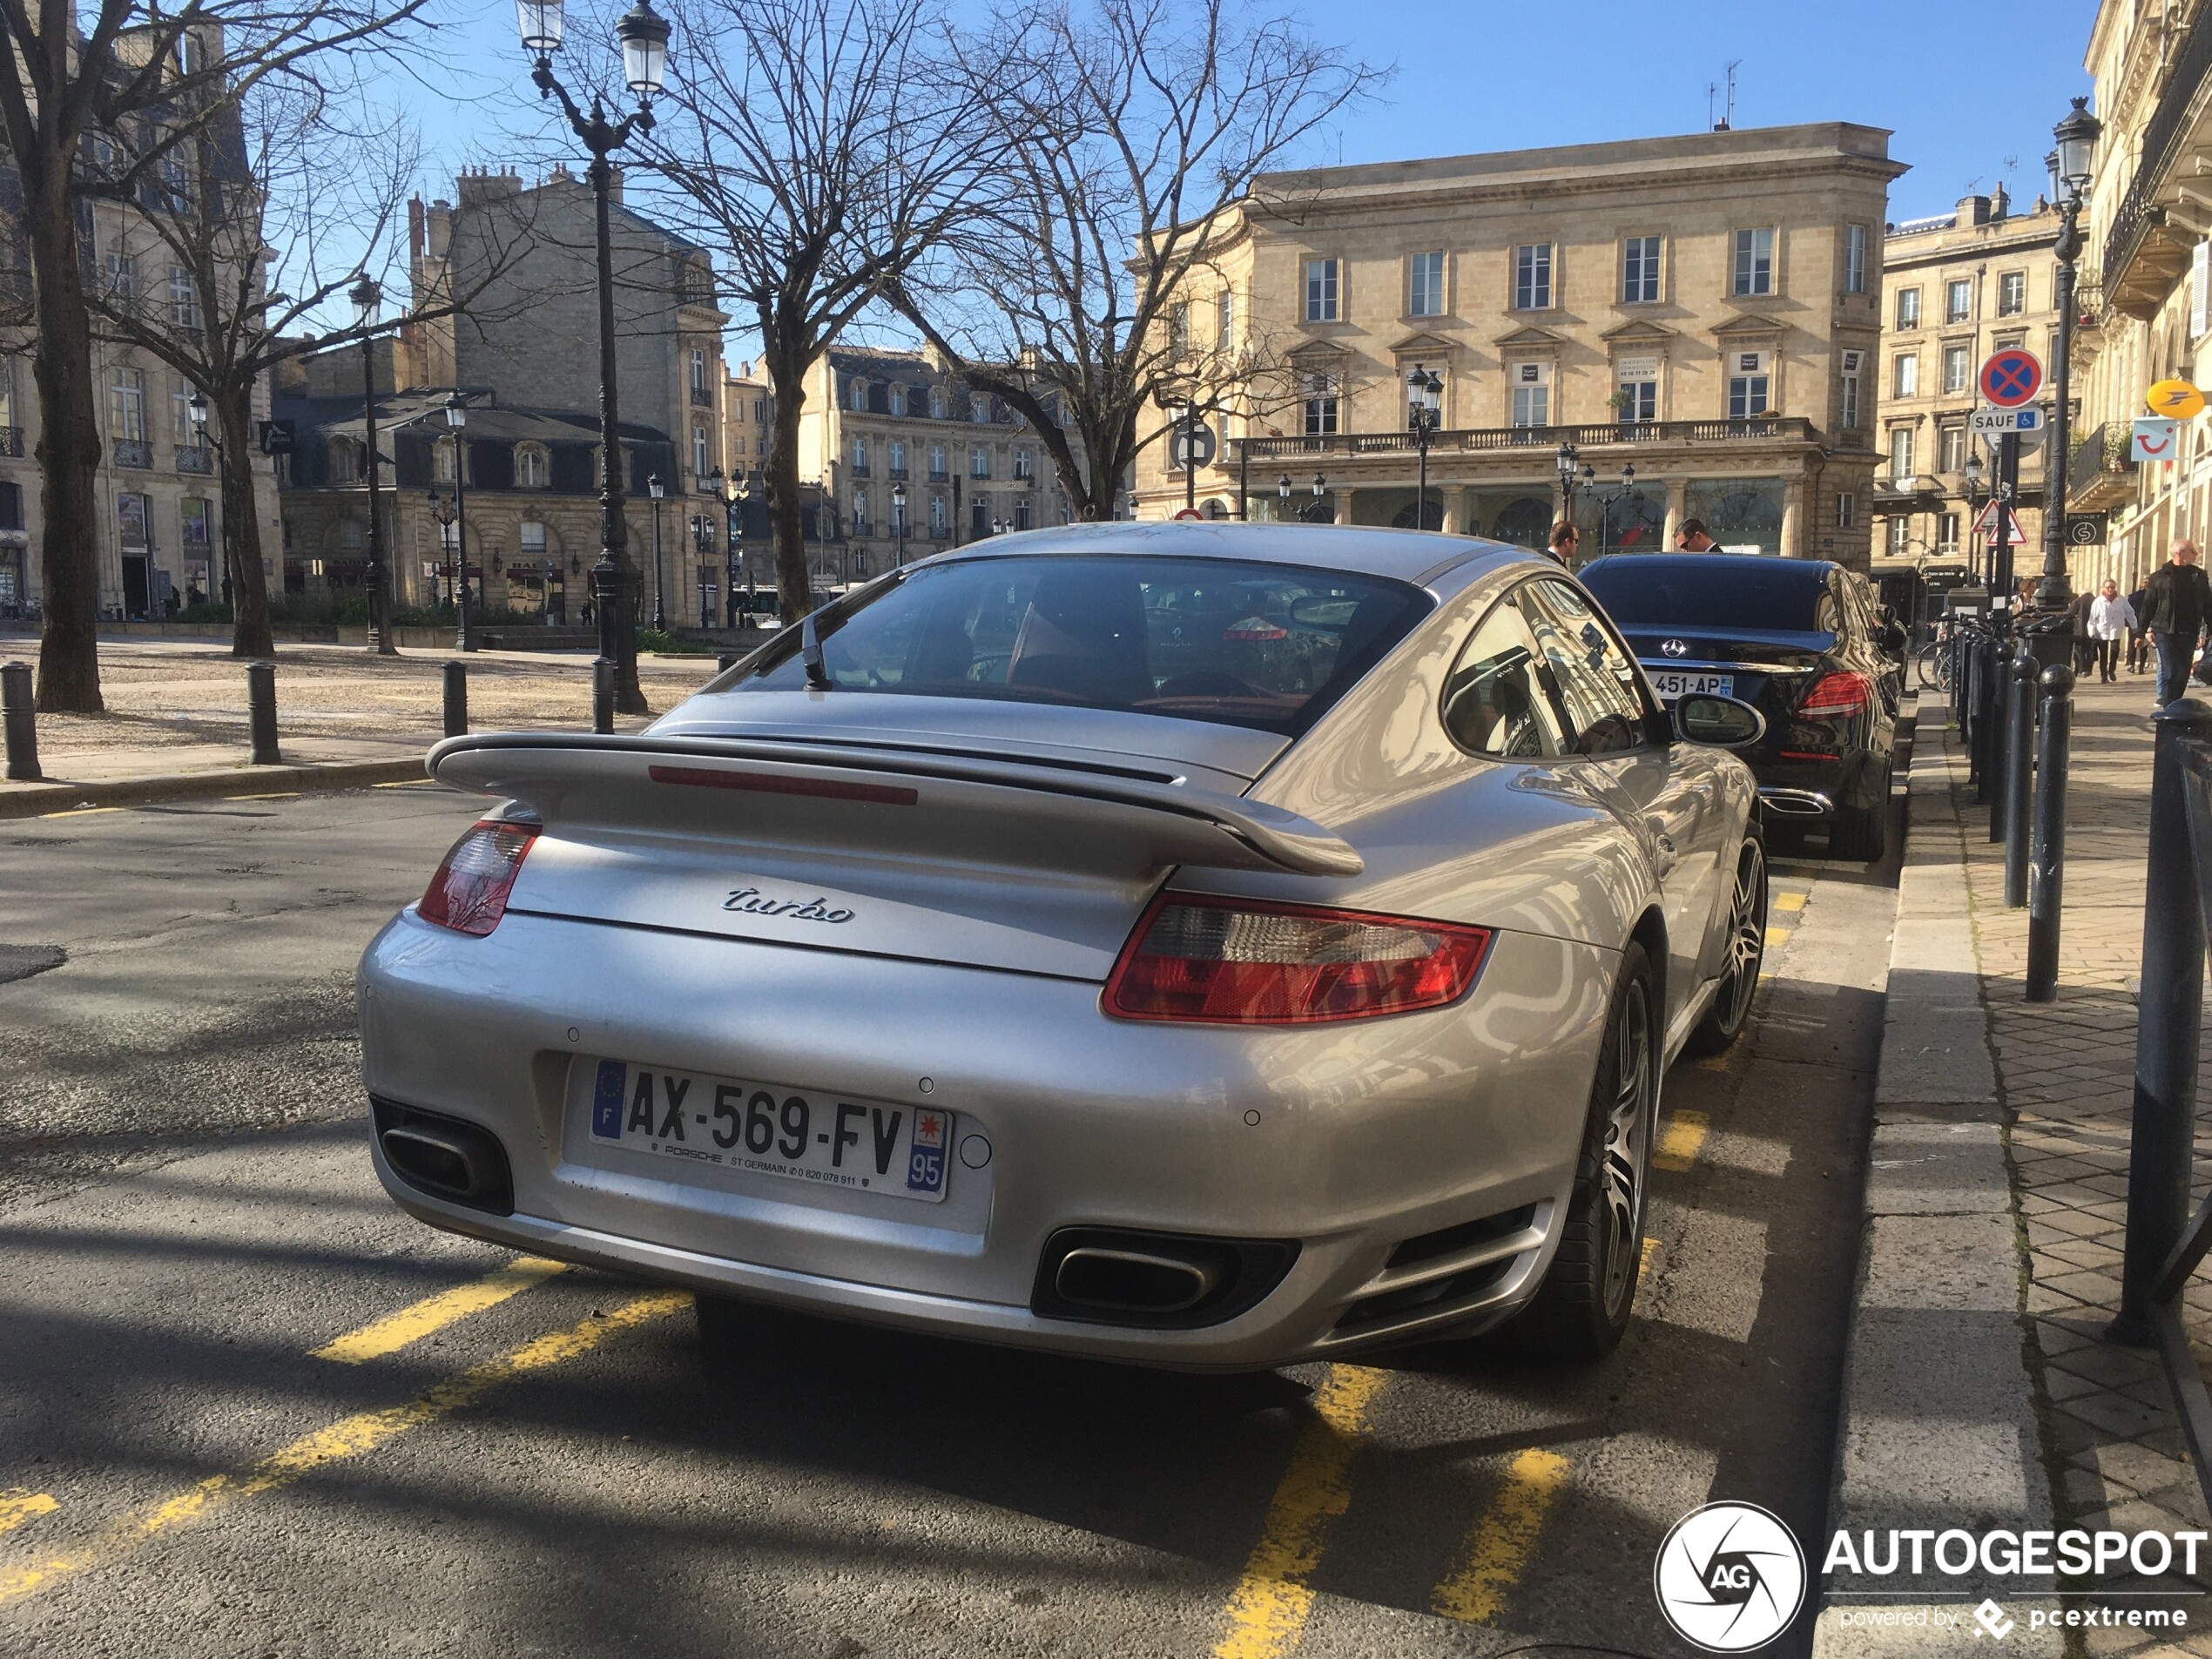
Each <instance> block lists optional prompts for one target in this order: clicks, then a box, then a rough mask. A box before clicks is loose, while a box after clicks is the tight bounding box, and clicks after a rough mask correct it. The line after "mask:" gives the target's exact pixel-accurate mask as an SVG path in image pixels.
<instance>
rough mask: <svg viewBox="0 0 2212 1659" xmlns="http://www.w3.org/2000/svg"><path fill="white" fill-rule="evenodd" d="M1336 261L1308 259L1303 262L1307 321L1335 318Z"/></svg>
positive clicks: (1336, 299) (1323, 320)
mask: <svg viewBox="0 0 2212 1659" xmlns="http://www.w3.org/2000/svg"><path fill="white" fill-rule="evenodd" d="M1338 299H1339V295H1338V293H1337V261H1336V260H1307V261H1306V262H1305V320H1306V321H1308V322H1334V321H1336V320H1337V317H1338V311H1337V302H1338Z"/></svg>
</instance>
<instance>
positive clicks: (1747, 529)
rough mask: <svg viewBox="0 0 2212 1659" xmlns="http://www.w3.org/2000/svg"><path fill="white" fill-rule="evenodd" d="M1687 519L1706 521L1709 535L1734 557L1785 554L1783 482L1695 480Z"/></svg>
mask: <svg viewBox="0 0 2212 1659" xmlns="http://www.w3.org/2000/svg"><path fill="white" fill-rule="evenodd" d="M1685 516H1688V517H1690V518H1699V519H1703V520H1704V522H1705V528H1706V531H1707V533H1708V534H1710V536H1712V538H1713V540H1714V541H1716V542H1717V543H1719V544H1720V545H1721V546H1722V547H1723V548H1724V549H1726V550H1728V551H1730V552H1731V553H1779V552H1781V551H1782V481H1781V480H1780V479H1779V478H1701V479H1693V480H1691V481H1690V483H1689V489H1688V491H1687V500H1686V509H1685Z"/></svg>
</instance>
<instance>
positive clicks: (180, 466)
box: [177, 445, 214, 472]
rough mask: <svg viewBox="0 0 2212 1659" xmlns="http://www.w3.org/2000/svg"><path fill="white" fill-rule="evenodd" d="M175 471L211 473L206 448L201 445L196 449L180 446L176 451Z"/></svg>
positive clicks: (210, 464)
mask: <svg viewBox="0 0 2212 1659" xmlns="http://www.w3.org/2000/svg"><path fill="white" fill-rule="evenodd" d="M177 470H178V471H179V472H212V471H213V470H214V467H213V465H212V462H211V461H210V459H209V456H208V453H207V449H206V446H205V445H202V446H200V447H199V448H183V447H181V446H180V447H179V448H178V450H177Z"/></svg>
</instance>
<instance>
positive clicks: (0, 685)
mask: <svg viewBox="0 0 2212 1659" xmlns="http://www.w3.org/2000/svg"><path fill="white" fill-rule="evenodd" d="M0 711H4V715H0V718H4V720H5V723H6V725H7V728H8V766H7V775H8V777H10V779H14V780H15V781H16V782H17V783H24V784H35V783H37V781H38V780H39V779H41V778H44V776H45V775H46V774H45V773H44V772H41V771H39V770H38V705H37V702H36V700H35V699H34V698H33V697H32V694H31V689H30V664H29V663H0Z"/></svg>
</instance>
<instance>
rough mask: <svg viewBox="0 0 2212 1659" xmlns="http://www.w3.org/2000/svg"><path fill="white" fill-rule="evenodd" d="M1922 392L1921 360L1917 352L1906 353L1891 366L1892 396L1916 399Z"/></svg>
mask: <svg viewBox="0 0 2212 1659" xmlns="http://www.w3.org/2000/svg"><path fill="white" fill-rule="evenodd" d="M1919 390H1920V358H1919V353H1917V352H1906V353H1905V354H1902V355H1901V356H1899V357H1898V359H1897V361H1895V362H1894V363H1892V364H1891V365H1890V395H1891V396H1892V397H1915V396H1918V395H1919Z"/></svg>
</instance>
